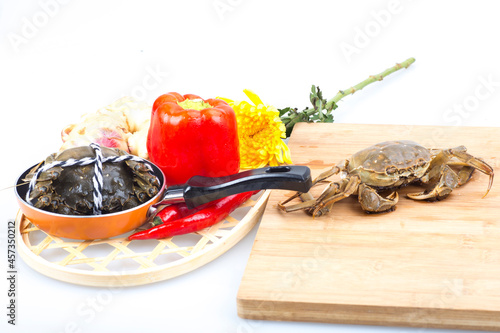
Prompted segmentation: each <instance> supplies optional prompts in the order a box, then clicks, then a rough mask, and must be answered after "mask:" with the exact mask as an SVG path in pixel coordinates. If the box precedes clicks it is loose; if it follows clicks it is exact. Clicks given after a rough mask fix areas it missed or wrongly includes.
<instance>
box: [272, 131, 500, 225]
mask: <svg viewBox="0 0 500 333" xmlns="http://www.w3.org/2000/svg"><path fill="white" fill-rule="evenodd" d="M452 167H454V168H458V169H456V170H454V169H453V168H452ZM476 169H477V170H479V171H481V172H483V173H485V174H487V175H489V184H488V189H487V191H486V194H488V192H489V190H490V188H491V186H492V184H493V175H494V174H493V168H492V167H491V166H489V165H488V164H487V163H486V162H484V161H482V160H481V159H478V158H476V157H474V156H472V155H470V154H468V153H467V149H466V148H465V147H464V146H459V147H456V148H451V149H443V150H440V149H427V148H425V147H423V146H421V145H419V144H418V143H416V142H413V141H409V140H400V141H386V142H381V143H378V144H375V145H373V146H371V147H368V148H366V149H363V150H360V151H358V152H357V153H355V154H354V155H352V156H351V157H350V158H349V159H346V160H343V161H341V162H340V163H338V164H337V165H336V166H334V167H333V168H331V169H329V170H327V171H325V172H323V173H322V174H320V175H319V176H318V177H317V178H316V179H315V180H314V181H313V186H314V185H316V184H318V183H320V182H324V181H325V180H326V179H327V178H329V177H330V176H333V175H335V174H338V173H340V176H341V180H340V181H336V182H329V184H328V186H327V187H326V188H325V189H324V190H323V192H322V193H321V194H320V195H319V197H318V198H316V199H315V198H314V197H313V196H312V195H311V194H310V192H308V193H296V194H295V195H293V196H292V197H290V198H288V199H286V200H285V201H283V202H280V203H279V204H278V207H279V208H281V209H282V210H284V211H285V212H291V211H295V210H305V211H306V212H307V213H308V214H310V215H313V216H320V215H322V214H326V213H328V212H329V211H330V209H331V207H332V205H333V204H334V203H335V202H337V201H339V200H342V199H344V198H346V197H349V196H350V195H353V194H357V196H358V201H359V203H360V204H361V208H362V209H363V210H364V211H366V212H369V213H379V212H386V211H391V210H393V209H394V207H395V206H396V204H397V202H398V198H399V196H398V193H397V192H396V191H392V190H395V189H397V188H399V187H401V186H404V185H408V184H412V183H422V184H431V185H433V186H432V188H430V189H429V190H426V191H423V192H419V193H410V194H407V196H408V197H409V198H411V199H414V200H429V201H433V200H441V199H444V198H446V197H447V196H448V195H449V194H450V193H451V191H452V190H453V189H455V188H456V187H458V186H461V185H463V184H465V183H466V182H467V181H469V179H470V177H471V176H472V173H473V172H474V170H476ZM385 190H391V191H392V192H391V193H390V194H389V195H387V196H385V197H384V196H382V195H381V194H380V192H383V191H385ZM486 194H485V195H484V196H486ZM298 196H300V197H301V199H302V201H303V202H302V203H299V204H294V205H289V206H285V204H286V203H288V202H290V201H291V200H293V199H294V198H296V197H298Z"/></svg>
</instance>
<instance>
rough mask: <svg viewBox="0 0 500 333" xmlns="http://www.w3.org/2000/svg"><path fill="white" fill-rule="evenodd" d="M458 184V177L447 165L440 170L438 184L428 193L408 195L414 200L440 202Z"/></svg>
mask: <svg viewBox="0 0 500 333" xmlns="http://www.w3.org/2000/svg"><path fill="white" fill-rule="evenodd" d="M458 184H459V177H458V175H457V174H456V173H455V171H453V170H452V169H451V168H450V167H449V166H448V165H445V166H444V167H443V168H442V170H441V177H440V178H439V182H438V183H437V184H436V185H435V186H434V188H433V189H432V190H431V191H429V192H420V193H408V194H407V196H408V197H409V198H411V199H414V200H441V199H444V198H446V197H447V196H448V195H449V194H450V193H451V191H453V189H454V188H456V187H457V186H458Z"/></svg>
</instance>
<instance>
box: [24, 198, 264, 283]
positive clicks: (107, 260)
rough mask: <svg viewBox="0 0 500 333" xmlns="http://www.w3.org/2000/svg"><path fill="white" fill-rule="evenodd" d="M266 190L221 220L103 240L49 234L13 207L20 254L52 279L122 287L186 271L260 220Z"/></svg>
mask: <svg viewBox="0 0 500 333" xmlns="http://www.w3.org/2000/svg"><path fill="white" fill-rule="evenodd" d="M269 194H270V191H269V190H268V191H261V192H259V193H258V194H256V195H254V196H253V197H252V198H251V199H249V200H248V201H247V202H246V203H244V204H243V205H242V206H241V207H239V208H238V209H236V210H235V211H234V212H233V213H232V214H231V215H230V216H228V217H227V218H226V219H225V220H224V221H221V222H219V223H218V224H216V225H214V226H212V227H210V228H207V229H204V230H201V231H200V232H197V233H192V234H188V235H181V236H174V237H171V238H164V239H160V240H138V241H137V240H136V241H129V240H127V237H128V236H129V235H130V234H131V233H132V232H129V233H127V234H124V235H121V236H118V237H113V238H109V239H103V240H91V241H89V240H88V241H75V240H70V239H63V238H59V237H55V236H51V235H49V234H47V233H45V232H43V231H42V230H40V229H38V228H37V227H36V226H34V225H33V224H32V223H31V221H29V220H28V218H26V216H24V215H23V214H22V212H21V211H19V212H18V214H17V217H16V236H17V244H18V251H19V254H20V256H21V258H22V259H23V260H24V261H25V262H26V263H27V264H28V265H29V266H31V267H32V268H33V269H35V270H36V271H38V272H40V273H42V274H44V275H46V276H49V277H52V278H54V279H57V280H61V281H65V282H70V283H74V284H80V285H88V286H99V287H124V286H135V285H142V284H148V283H153V282H158V281H163V280H167V279H170V278H173V277H176V276H179V275H182V274H185V273H187V272H190V271H192V270H194V269H196V268H198V267H200V266H202V265H204V264H206V263H208V262H210V261H212V260H214V259H215V258H217V257H219V256H220V255H221V254H223V253H224V252H226V251H227V250H229V249H230V248H231V247H232V246H234V245H235V244H236V243H238V242H239V241H240V240H241V239H242V238H243V237H244V236H245V235H246V234H247V233H248V232H249V231H250V230H251V229H252V228H253V227H254V226H255V225H256V224H257V222H258V221H259V219H260V217H261V216H262V213H263V211H264V208H265V206H266V203H267V199H268V198H269Z"/></svg>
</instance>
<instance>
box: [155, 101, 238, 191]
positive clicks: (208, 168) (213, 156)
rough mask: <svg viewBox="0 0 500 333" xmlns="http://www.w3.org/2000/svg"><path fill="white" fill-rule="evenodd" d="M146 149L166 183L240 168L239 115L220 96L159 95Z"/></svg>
mask: <svg viewBox="0 0 500 333" xmlns="http://www.w3.org/2000/svg"><path fill="white" fill-rule="evenodd" d="M147 149H148V154H149V158H150V159H151V162H153V163H154V164H156V165H157V166H158V167H159V168H160V169H161V170H162V171H163V173H164V174H165V178H166V184H167V186H171V185H177V184H183V183H185V182H186V181H187V180H188V179H189V178H191V177H192V176H196V175H200V176H207V177H221V176H227V175H231V174H234V173H238V172H239V169H240V155H239V141H238V133H237V125H236V116H235V113H234V111H233V109H232V108H231V107H230V106H229V104H227V103H226V102H225V101H223V100H220V99H207V100H203V99H201V98H200V97H199V96H197V95H191V94H188V95H184V96H182V95H180V94H178V93H175V92H171V93H168V94H164V95H161V96H160V97H158V98H157V99H156V101H155V102H154V104H153V111H152V114H151V125H150V127H149V132H148V139H147Z"/></svg>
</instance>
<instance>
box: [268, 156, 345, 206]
mask: <svg viewBox="0 0 500 333" xmlns="http://www.w3.org/2000/svg"><path fill="white" fill-rule="evenodd" d="M346 163H347V162H346V161H345V160H344V161H342V162H340V163H339V164H337V165H336V166H334V167H332V168H330V169H328V170H326V171H324V172H322V173H321V174H319V176H318V177H316V178H315V179H314V180H313V182H312V187H314V186H316V185H318V184H319V183H320V182H323V181H324V180H326V179H327V178H329V177H331V176H333V175H336V174H338V173H339V172H340V170H341V169H340V165H344V166H345V164H346ZM323 192H325V190H324V191H323ZM297 197H300V199H301V200H302V203H300V204H296V205H292V206H289V207H285V204H287V203H289V202H290V201H292V200H293V199H295V198H297ZM315 201H316V199H314V197H313V195H312V194H311V192H306V193H302V192H296V193H295V194H294V195H292V196H291V197H289V198H287V199H286V200H284V201H282V202H280V203H278V207H279V208H280V209H281V210H283V211H285V212H291V211H295V210H301V209H305V208H308V207H309V208H310V207H311V206H310V204H311V202H315ZM306 202H307V204H306ZM323 213H325V212H323Z"/></svg>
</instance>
